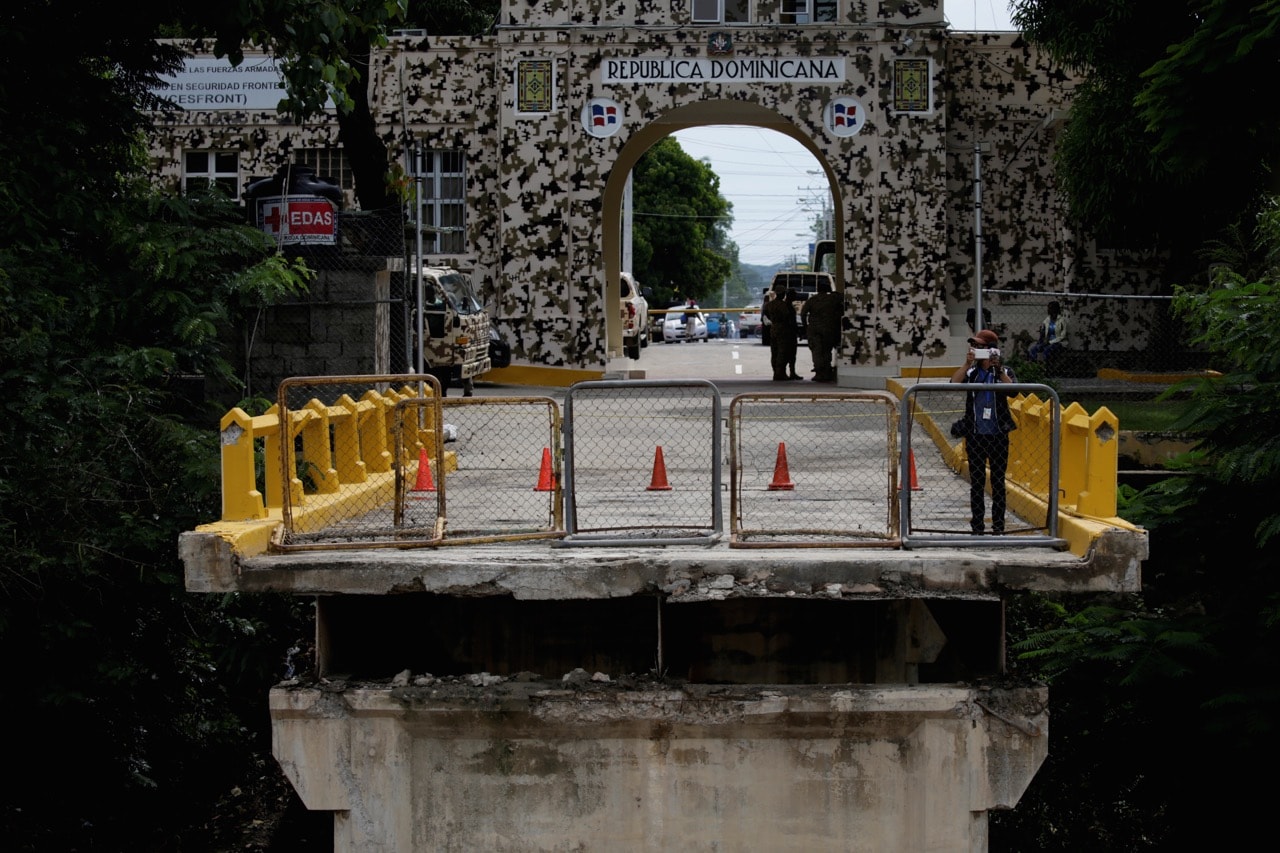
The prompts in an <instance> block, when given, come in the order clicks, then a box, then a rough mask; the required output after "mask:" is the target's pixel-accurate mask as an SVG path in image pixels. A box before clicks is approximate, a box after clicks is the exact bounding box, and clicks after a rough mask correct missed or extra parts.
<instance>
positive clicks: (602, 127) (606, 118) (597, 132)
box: [582, 98, 622, 137]
mask: <svg viewBox="0 0 1280 853" xmlns="http://www.w3.org/2000/svg"><path fill="white" fill-rule="evenodd" d="M620 127H622V105H621V104H619V103H618V102H617V101H615V100H613V99H612V98H592V99H591V100H589V101H587V102H586V103H585V104H583V106H582V128H583V130H585V131H586V132H587V133H589V134H591V135H592V136H599V137H605V136H613V135H614V134H615V133H617V132H618V128H620Z"/></svg>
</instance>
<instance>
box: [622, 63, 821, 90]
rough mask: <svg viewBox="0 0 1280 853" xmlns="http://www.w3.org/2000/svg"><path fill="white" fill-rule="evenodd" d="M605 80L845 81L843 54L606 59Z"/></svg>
mask: <svg viewBox="0 0 1280 853" xmlns="http://www.w3.org/2000/svg"><path fill="white" fill-rule="evenodd" d="M600 69H601V70H600V82H602V83H833V84H834V83H843V82H844V79H845V78H844V57H843V56H773V57H751V58H740V59H719V58H709V59H684V58H675V59H673V58H672V57H670V56H639V57H634V58H631V59H606V60H604V61H603V62H602V63H601V64H600Z"/></svg>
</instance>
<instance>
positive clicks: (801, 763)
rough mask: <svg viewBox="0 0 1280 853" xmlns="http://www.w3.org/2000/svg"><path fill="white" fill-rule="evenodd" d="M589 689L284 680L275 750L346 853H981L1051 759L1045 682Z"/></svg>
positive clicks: (276, 711) (631, 684) (274, 702)
mask: <svg viewBox="0 0 1280 853" xmlns="http://www.w3.org/2000/svg"><path fill="white" fill-rule="evenodd" d="M494 680H495V681H498V679H494ZM582 681H583V683H548V682H520V681H510V680H507V681H501V682H500V683H497V684H486V683H485V680H484V679H482V678H479V677H473V678H472V680H470V681H468V680H467V679H465V678H464V679H418V683H417V684H416V685H415V684H412V683H410V684H406V685H404V686H401V687H391V688H387V687H385V686H383V687H377V688H369V689H363V688H359V687H353V686H352V685H348V684H341V683H335V684H334V685H332V686H333V689H331V690H326V689H323V688H319V689H317V688H314V687H308V688H297V689H291V688H288V687H281V688H277V689H275V690H273V691H272V692H271V697H270V704H271V716H272V728H273V735H274V750H275V755H276V757H277V759H278V760H279V761H280V764H281V766H282V767H283V768H284V770H285V772H286V774H287V775H288V777H289V779H290V780H291V781H292V783H293V785H294V786H295V787H296V789H297V791H298V792H299V794H300V796H301V797H302V799H303V801H304V803H305V804H306V805H307V807H308V808H311V809H322V810H330V811H333V812H334V813H335V822H334V841H335V844H334V849H335V850H339V851H343V850H350V851H355V850H361V851H369V850H387V851H442V850H492V851H502V850H721V851H723V850H743V851H761V850H805V851H825V850H831V851H837V850H839V851H848V850H881V851H884V850H903V851H905V850H955V851H981V850H985V849H986V847H987V812H988V811H990V810H991V809H998V808H1011V807H1012V806H1013V805H1014V804H1015V803H1016V802H1017V801H1018V798H1019V797H1020V796H1021V795H1022V792H1023V791H1024V790H1025V789H1026V786H1027V785H1028V783H1029V782H1030V780H1031V778H1032V776H1034V774H1035V772H1036V770H1037V769H1038V768H1039V766H1040V764H1041V763H1042V762H1043V761H1044V758H1045V756H1046V754H1047V751H1048V737H1047V735H1048V731H1047V722H1048V721H1047V713H1046V708H1047V704H1048V695H1047V690H1045V689H1044V688H1013V689H994V690H983V689H979V688H973V687H968V686H950V685H922V686H906V685H858V686H852V685H850V686H795V685H782V686H778V685H723V686H717V685H685V686H682V687H679V688H674V689H673V688H670V687H666V686H663V685H661V684H658V683H656V682H655V683H649V684H646V683H642V682H639V681H619V682H593V681H590V680H589V678H584V679H583V680H582Z"/></svg>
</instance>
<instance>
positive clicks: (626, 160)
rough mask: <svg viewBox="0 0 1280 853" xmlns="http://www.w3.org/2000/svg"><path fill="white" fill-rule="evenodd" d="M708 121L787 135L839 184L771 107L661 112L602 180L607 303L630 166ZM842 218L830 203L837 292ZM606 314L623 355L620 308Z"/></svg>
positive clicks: (730, 104) (722, 105) (614, 283)
mask: <svg viewBox="0 0 1280 853" xmlns="http://www.w3.org/2000/svg"><path fill="white" fill-rule="evenodd" d="M712 125H747V126H752V127H759V128H763V129H766V130H772V131H775V132H777V133H781V134H783V135H785V136H788V137H790V138H792V139H794V140H796V141H797V142H799V143H800V144H801V145H802V146H804V148H805V149H807V150H808V151H809V152H810V153H812V154H813V156H814V159H815V160H816V161H817V163H818V164H819V167H820V168H821V169H822V172H823V174H824V175H825V176H826V179H827V183H828V186H829V188H831V189H832V190H834V188H836V187H837V186H838V183H839V180H838V176H837V175H836V174H835V172H834V171H833V170H832V168H831V164H830V163H829V162H827V159H826V158H825V157H824V156H823V155H822V152H821V150H820V149H819V148H818V147H817V146H815V145H814V143H813V141H812V140H811V139H810V138H809V137H808V136H807V135H806V134H805V133H804V132H803V131H801V130H800V129H799V128H797V127H796V126H795V125H794V124H792V123H791V122H789V121H787V120H786V119H785V118H783V117H782V116H780V115H778V114H777V113H776V112H774V111H773V110H770V109H768V108H766V107H762V106H760V105H759V104H754V103H749V102H744V101H728V100H714V101H700V102H698V103H695V104H686V105H685V106H683V107H678V108H676V109H673V110H671V111H669V112H667V113H664V114H663V115H662V116H661V117H659V118H657V119H655V120H654V121H652V122H650V123H649V124H647V125H646V126H645V127H643V128H642V129H640V130H638V131H637V132H636V133H635V134H634V135H633V136H632V137H631V138H630V139H628V140H627V143H626V144H625V145H624V146H623V147H622V150H621V151H620V152H619V153H618V158H617V160H616V161H615V162H614V166H613V169H612V170H610V172H609V176H608V179H607V180H606V182H605V188H604V204H603V210H602V216H603V217H604V219H603V222H602V226H601V245H602V248H603V251H604V272H605V291H604V298H605V305H607V306H615V305H617V304H618V302H619V299H620V298H621V289H620V288H621V285H620V273H621V272H623V270H622V227H623V220H622V213H623V203H624V193H625V189H626V185H627V178H628V176H629V175H630V174H631V170H632V169H633V168H634V167H635V165H636V162H637V161H639V159H640V158H641V157H642V156H643V155H644V153H645V152H646V151H648V150H649V149H650V148H651V147H653V146H654V145H655V144H657V143H658V142H659V141H660V140H662V139H665V138H666V137H668V136H670V135H671V134H673V133H675V132H676V131H679V130H685V129H688V128H691V127H706V126H712ZM832 195H833V197H834V198H836V199H839V197H840V194H839V193H838V192H833V193H832ZM844 219H845V217H844V210H843V209H842V206H841V205H840V204H839V203H836V204H835V205H834V220H833V224H834V228H833V233H834V234H836V235H837V239H836V263H835V270H836V272H835V278H836V286H837V288H838V289H840V290H841V291H843V289H844V286H845V285H844V281H843V275H842V273H841V271H842V270H843V269H844V243H843V241H842V240H840V239H839V236H838V235H841V234H843V233H844ZM650 307H657V306H650ZM605 317H606V330H605V331H606V340H607V347H606V348H607V350H608V351H609V352H610V353H617V354H619V355H621V353H622V349H623V347H622V324H621V319H620V316H619V312H618V311H616V310H609V311H606V312H605Z"/></svg>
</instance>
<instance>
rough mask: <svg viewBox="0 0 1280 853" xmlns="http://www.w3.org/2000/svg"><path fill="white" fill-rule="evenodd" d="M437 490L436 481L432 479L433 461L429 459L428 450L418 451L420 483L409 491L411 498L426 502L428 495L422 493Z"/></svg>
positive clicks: (415, 484)
mask: <svg viewBox="0 0 1280 853" xmlns="http://www.w3.org/2000/svg"><path fill="white" fill-rule="evenodd" d="M435 490H436V484H435V481H434V480H432V479H431V460H430V459H428V458H427V449H426V448H425V447H423V448H420V449H419V450H418V481H417V482H416V483H414V484H413V488H412V489H410V490H409V497H411V498H414V499H415V500H424V499H425V498H426V495H425V494H420V493H423V492H434V491H435Z"/></svg>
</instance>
